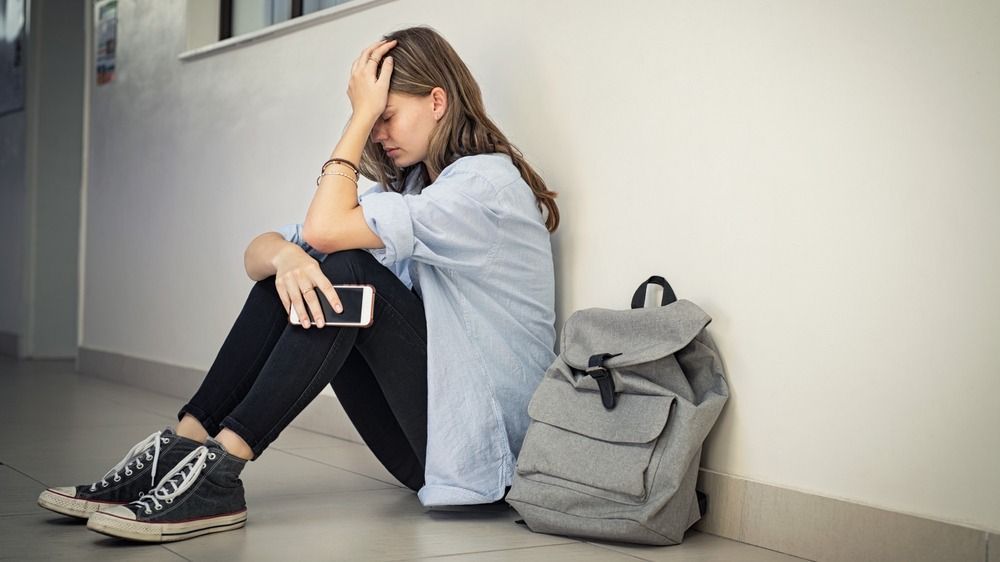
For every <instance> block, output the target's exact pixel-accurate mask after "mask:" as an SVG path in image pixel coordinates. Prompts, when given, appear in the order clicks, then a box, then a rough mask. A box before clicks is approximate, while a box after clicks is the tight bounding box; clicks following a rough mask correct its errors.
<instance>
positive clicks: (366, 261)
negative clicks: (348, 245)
mask: <svg viewBox="0 0 1000 562" xmlns="http://www.w3.org/2000/svg"><path fill="white" fill-rule="evenodd" d="M373 264H378V262H377V261H376V260H375V257H374V256H372V255H371V253H369V252H366V251H365V250H343V251H340V252H334V253H332V254H328V255H327V256H326V258H325V259H324V260H323V261H322V262H320V269H322V270H323V274H324V275H326V278H327V279H329V280H330V282H331V283H334V284H349V283H360V282H362V281H364V279H365V275H364V272H365V270H366V269H368V268H369V267H371V266H372V265H373Z"/></svg>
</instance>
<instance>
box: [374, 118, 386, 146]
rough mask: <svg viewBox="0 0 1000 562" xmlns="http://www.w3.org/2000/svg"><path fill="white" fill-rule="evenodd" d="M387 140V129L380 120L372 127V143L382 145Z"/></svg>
mask: <svg viewBox="0 0 1000 562" xmlns="http://www.w3.org/2000/svg"><path fill="white" fill-rule="evenodd" d="M387 138H388V137H386V134H385V127H384V126H383V125H382V120H381V119H380V120H378V121H376V122H375V125H374V126H373V127H372V142H376V143H380V142H383V141H385V140H386V139H387Z"/></svg>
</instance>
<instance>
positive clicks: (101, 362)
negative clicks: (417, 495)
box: [76, 347, 364, 444]
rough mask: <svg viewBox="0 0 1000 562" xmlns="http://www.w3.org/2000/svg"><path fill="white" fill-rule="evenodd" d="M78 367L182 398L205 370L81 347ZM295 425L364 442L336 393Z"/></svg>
mask: <svg viewBox="0 0 1000 562" xmlns="http://www.w3.org/2000/svg"><path fill="white" fill-rule="evenodd" d="M76 371H77V372H78V373H80V374H84V375H90V376H95V377H98V378H102V379H106V380H111V381H115V382H118V383H122V384H127V385H129V386H135V387H138V388H143V389H146V390H151V391H153V392H158V393H160V394H165V395H167V396H173V397H175V398H178V399H180V400H187V399H188V398H190V397H191V396H192V395H193V394H194V393H195V392H196V391H197V390H198V387H199V386H200V385H201V381H202V379H203V378H204V377H205V372H204V371H202V370H200V369H191V368H187V367H178V366H176V365H170V364H166V363H160V362H158V361H150V360H147V359H140V358H138V357H131V356H128V355H122V354H120V353H113V352H109V351H103V350H98V349H92V348H87V347H81V348H80V349H79V353H78V354H77V361H76ZM290 425H291V426H292V427H298V428H300V429H306V430H309V431H315V432H316V433H322V434H324V435H330V436H332V437H338V438H340V439H346V440H348V441H354V442H355V443H362V444H363V443H364V441H363V440H362V439H361V435H360V434H358V432H357V430H356V429H355V428H354V424H352V423H351V420H350V418H348V417H347V413H346V412H345V411H344V408H343V406H341V404H340V401H338V400H337V397H336V396H333V395H328V394H320V395H319V396H317V397H316V399H315V400H313V401H312V403H311V404H309V405H308V406H306V408H305V409H304V410H303V411H302V413H300V414H299V415H298V416H297V417H296V418H295V420H293V421H292V423H291V424H290Z"/></svg>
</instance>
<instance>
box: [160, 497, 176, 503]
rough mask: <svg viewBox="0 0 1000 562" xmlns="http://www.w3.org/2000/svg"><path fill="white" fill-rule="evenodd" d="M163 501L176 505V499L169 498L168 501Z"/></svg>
mask: <svg viewBox="0 0 1000 562" xmlns="http://www.w3.org/2000/svg"><path fill="white" fill-rule="evenodd" d="M163 501H165V502H167V503H174V498H167V499H165V500H163Z"/></svg>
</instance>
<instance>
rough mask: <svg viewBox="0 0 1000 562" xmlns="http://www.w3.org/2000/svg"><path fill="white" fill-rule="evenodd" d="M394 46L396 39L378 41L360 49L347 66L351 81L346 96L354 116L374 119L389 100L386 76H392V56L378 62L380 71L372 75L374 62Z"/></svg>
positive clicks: (380, 113) (379, 59) (374, 66)
mask: <svg viewBox="0 0 1000 562" xmlns="http://www.w3.org/2000/svg"><path fill="white" fill-rule="evenodd" d="M395 46H396V40H395V39H393V40H392V41H385V40H382V41H379V42H378V43H375V44H372V45H369V46H368V47H365V49H364V50H362V51H361V56H360V57H358V59H357V60H355V61H354V64H353V65H352V66H351V80H350V82H349V83H348V85H347V97H349V98H350V99H351V109H352V110H353V111H354V115H357V116H359V117H362V118H365V119H372V120H374V119H378V118H379V117H380V116H381V115H382V113H383V112H384V111H385V106H386V104H387V103H388V101H389V79H390V78H391V77H392V57H388V58H387V59H386V60H385V62H383V63H382V73H381V74H380V75H379V76H378V77H376V76H375V70H376V69H377V68H378V61H381V60H382V57H383V56H384V55H385V54H386V53H387V52H389V50H390V49H392V48H393V47H395Z"/></svg>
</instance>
